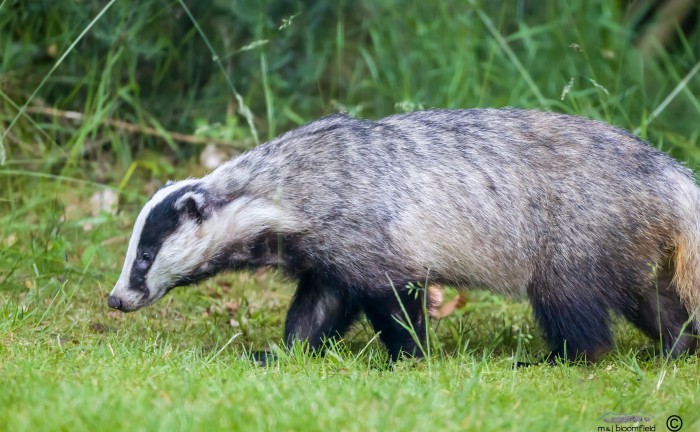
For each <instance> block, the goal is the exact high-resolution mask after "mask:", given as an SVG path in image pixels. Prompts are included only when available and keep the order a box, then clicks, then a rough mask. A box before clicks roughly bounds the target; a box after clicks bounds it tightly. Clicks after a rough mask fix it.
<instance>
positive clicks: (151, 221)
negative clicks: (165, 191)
mask: <svg viewBox="0 0 700 432" xmlns="http://www.w3.org/2000/svg"><path fill="white" fill-rule="evenodd" d="M193 191H197V192H200V193H202V194H204V191H203V190H202V189H200V188H199V186H198V185H188V186H184V187H182V188H180V189H178V190H176V191H174V192H173V193H171V194H170V195H168V196H167V197H165V198H164V199H163V200H162V201H161V202H159V203H158V204H156V205H155V206H154V207H153V208H152V209H151V211H150V213H149V214H148V216H147V217H146V221H145V223H144V225H143V229H142V230H141V238H140V239H139V243H138V246H137V248H136V258H134V263H133V265H132V267H131V274H130V275H129V288H130V289H133V290H137V291H142V292H143V294H144V296H148V294H149V293H148V288H147V287H146V275H147V274H148V270H149V269H150V268H151V265H152V264H153V262H154V261H155V259H156V256H157V255H158V252H159V251H160V248H161V246H162V245H163V242H165V240H166V239H167V238H168V236H170V235H171V234H172V233H173V232H175V230H176V229H177V227H178V226H179V225H180V223H181V215H180V213H181V212H180V211H178V210H177V209H176V208H175V202H176V201H177V200H178V199H179V198H180V197H181V196H182V195H183V194H185V193H187V192H193Z"/></svg>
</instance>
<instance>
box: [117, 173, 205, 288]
mask: <svg viewBox="0 0 700 432" xmlns="http://www.w3.org/2000/svg"><path fill="white" fill-rule="evenodd" d="M197 181H198V180H184V181H180V182H177V183H173V184H172V185H169V186H166V187H163V188H162V189H160V190H158V191H157V192H156V193H155V194H154V195H153V197H152V198H151V199H150V200H149V201H148V202H147V203H146V205H144V207H143V209H142V210H141V212H140V213H139V215H138V217H137V218H136V222H135V223H134V229H133V231H132V233H131V238H130V239H129V246H128V248H127V251H126V257H125V259H124V266H123V267H122V272H121V274H120V275H119V279H118V280H117V283H116V284H115V285H114V288H113V289H112V292H111V293H110V295H112V296H116V297H120V298H122V299H123V300H125V301H129V300H130V299H132V298H134V299H135V298H140V297H141V296H142V294H141V293H139V292H132V291H133V290H130V289H129V288H130V287H129V278H130V277H131V269H132V268H133V266H134V261H135V260H136V251H137V250H138V246H139V241H140V240H141V234H142V232H143V227H144V225H145V224H146V219H147V218H148V214H149V213H150V212H151V210H152V209H153V207H155V206H156V205H158V204H159V203H160V202H161V201H163V199H165V198H166V197H167V196H168V195H170V194H171V193H173V192H175V191H177V190H178V189H181V188H182V187H185V186H188V185H191V184H193V183H196V182H197Z"/></svg>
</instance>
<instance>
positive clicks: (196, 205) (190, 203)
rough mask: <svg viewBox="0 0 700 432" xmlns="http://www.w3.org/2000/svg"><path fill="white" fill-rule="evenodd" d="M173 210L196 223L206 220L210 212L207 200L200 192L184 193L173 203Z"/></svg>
mask: <svg viewBox="0 0 700 432" xmlns="http://www.w3.org/2000/svg"><path fill="white" fill-rule="evenodd" d="M175 209H176V210H177V211H178V212H180V214H183V215H185V216H186V217H188V218H190V219H194V220H195V221H196V222H197V223H202V221H204V220H206V219H207V218H208V217H209V215H210V212H211V208H210V206H209V203H208V202H207V198H206V197H205V196H204V194H203V193H201V192H187V193H184V194H183V195H182V196H181V197H180V198H178V199H177V201H175Z"/></svg>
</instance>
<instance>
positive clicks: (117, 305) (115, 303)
mask: <svg viewBox="0 0 700 432" xmlns="http://www.w3.org/2000/svg"><path fill="white" fill-rule="evenodd" d="M107 306H109V307H111V308H112V309H119V310H121V308H122V301H121V299H120V298H119V297H115V296H109V298H108V299H107Z"/></svg>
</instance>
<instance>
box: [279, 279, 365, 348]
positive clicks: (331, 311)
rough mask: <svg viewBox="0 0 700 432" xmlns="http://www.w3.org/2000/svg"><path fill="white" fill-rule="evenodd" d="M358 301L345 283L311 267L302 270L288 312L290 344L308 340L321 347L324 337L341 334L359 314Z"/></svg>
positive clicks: (287, 336) (316, 346)
mask: <svg viewBox="0 0 700 432" xmlns="http://www.w3.org/2000/svg"><path fill="white" fill-rule="evenodd" d="M359 310H360V308H359V304H358V302H357V301H356V300H355V298H354V296H353V295H352V292H351V291H350V290H349V289H346V288H345V287H344V285H342V284H334V283H332V282H331V281H325V280H322V279H321V278H320V277H318V275H316V274H315V273H314V272H312V271H308V272H306V273H304V274H302V276H301V278H300V279H299V285H298V287H297V291H296V293H295V294H294V300H292V305H291V306H290V308H289V312H288V313H287V321H286V323H285V330H284V336H285V341H286V343H287V346H291V345H292V344H293V343H294V342H295V341H307V342H308V344H309V348H311V349H312V351H320V349H321V348H322V346H323V341H324V339H327V338H334V337H338V336H342V335H343V334H344V333H345V331H346V330H347V329H348V327H349V326H350V325H351V324H352V323H353V321H354V320H355V319H356V318H357V315H358V313H359Z"/></svg>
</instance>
